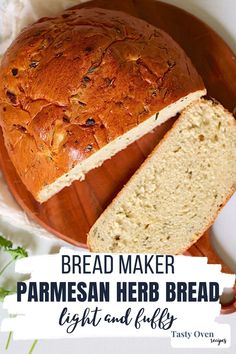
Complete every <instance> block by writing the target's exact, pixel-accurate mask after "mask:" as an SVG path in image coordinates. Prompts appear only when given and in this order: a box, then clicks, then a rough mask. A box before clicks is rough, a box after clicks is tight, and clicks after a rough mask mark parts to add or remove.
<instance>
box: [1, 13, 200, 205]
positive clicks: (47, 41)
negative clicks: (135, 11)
mask: <svg viewBox="0 0 236 354" xmlns="http://www.w3.org/2000/svg"><path fill="white" fill-rule="evenodd" d="M204 92H205V89H204V85H203V82H202V80H201V78H200V77H199V75H198V74H197V72H196V70H195V69H194V67H193V65H192V64H191V62H190V60H189V59H188V58H187V57H186V55H185V53H184V51H183V50H182V49H181V48H180V47H179V46H178V45H177V44H176V43H175V42H174V41H173V40H172V38H170V37H169V36H168V35H167V34H166V33H164V32H163V31H161V30H159V29H156V28H155V27H153V26H151V25H149V24H148V23H146V22H144V21H142V20H140V19H137V18H134V17H132V16H129V15H127V14H124V13H122V12H117V11H109V10H101V9H93V8H89V9H74V10H67V11H66V12H65V13H63V14H62V15H61V16H58V17H55V18H43V19H41V20H40V21H38V22H37V23H35V24H33V25H32V26H30V27H28V28H26V29H25V30H23V32H22V33H21V34H20V35H19V37H18V38H17V39H16V40H15V41H14V42H13V44H12V45H11V46H10V48H9V49H8V50H7V52H6V54H5V55H4V57H3V60H2V63H1V68H0V124H1V127H2V129H3V134H4V140H5V144H6V147H7V150H8V153H9V156H10V158H11V160H12V162H13V164H14V166H15V168H16V170H17V172H18V174H19V176H20V177H21V179H22V181H23V183H24V184H25V185H26V187H27V188H28V190H29V191H30V192H31V193H32V194H33V195H34V197H35V198H36V199H37V200H39V201H40V202H43V201H46V200H47V199H48V198H50V197H51V196H52V195H54V194H55V193H57V192H58V191H60V190H61V189H62V188H64V187H65V186H67V185H70V184H71V183H72V182H73V181H74V180H76V179H83V178H84V175H85V174H86V173H87V172H88V171H90V170H91V169H93V168H95V167H97V166H99V165H101V164H102V163H103V161H104V160H106V159H108V158H110V157H111V156H113V155H114V154H115V153H116V152H118V151H120V150H122V149H124V148H125V147H126V146H127V145H128V144H130V143H131V142H133V141H134V140H136V139H138V138H140V137H141V136H143V135H144V134H146V133H147V132H149V131H151V130H152V129H153V128H154V127H155V126H157V125H158V124H161V123H162V122H164V121H165V120H167V119H168V118H170V117H171V116H173V115H175V114H176V113H177V112H178V111H180V110H181V109H183V108H184V107H186V106H187V105H188V104H189V103H190V102H192V101H193V100H195V99H197V98H199V97H200V96H201V95H202V94H204ZM157 112H159V115H156V113H157Z"/></svg>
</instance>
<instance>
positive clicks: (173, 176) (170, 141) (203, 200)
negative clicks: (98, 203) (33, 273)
mask: <svg viewBox="0 0 236 354" xmlns="http://www.w3.org/2000/svg"><path fill="white" fill-rule="evenodd" d="M235 186H236V122H235V119H234V117H233V116H232V115H231V114H230V113H229V112H227V111H226V110H225V109H224V108H223V107H222V106H221V105H220V104H218V103H216V102H215V101H210V100H204V99H202V100H199V101H198V102H196V103H193V104H192V105H190V106H189V107H188V108H187V109H186V110H184V112H183V113H182V114H181V115H180V117H179V119H178V120H177V121H176V123H175V124H174V126H173V128H172V129H171V130H170V131H169V132H168V133H167V134H166V136H165V137H164V139H163V140H162V141H161V142H160V144H159V145H158V146H157V147H156V148H155V150H154V151H153V152H152V154H151V155H150V157H149V158H148V159H147V160H146V161H145V162H144V164H143V165H142V166H141V167H140V169H139V170H138V171H137V172H136V174H135V175H134V176H133V177H132V178H131V179H130V181H129V182H128V184H127V185H126V186H125V187H124V188H123V190H122V191H121V192H120V193H119V194H118V196H117V197H116V198H115V199H114V201H113V202H112V204H111V205H110V206H109V207H108V208H107V209H106V210H105V212H104V213H103V214H102V215H101V216H100V218H99V219H98V220H97V222H96V223H95V225H94V226H93V227H92V229H91V231H90V233H89V235H88V246H89V248H90V249H91V250H92V251H94V252H121V253H125V252H137V253H142V252H146V253H148V252H151V253H159V254H181V253H182V252H183V251H185V250H186V249H188V248H189V247H190V246H191V245H192V244H193V243H194V242H196V241H197V240H198V239H199V237H201V235H202V234H203V233H204V231H205V230H206V229H207V228H209V226H210V225H211V224H212V223H213V221H214V220H215V218H216V216H217V214H218V212H219V210H220V208H221V207H222V206H223V205H224V204H225V202H226V201H227V199H228V198H229V197H230V196H231V195H232V193H233V192H234V190H235Z"/></svg>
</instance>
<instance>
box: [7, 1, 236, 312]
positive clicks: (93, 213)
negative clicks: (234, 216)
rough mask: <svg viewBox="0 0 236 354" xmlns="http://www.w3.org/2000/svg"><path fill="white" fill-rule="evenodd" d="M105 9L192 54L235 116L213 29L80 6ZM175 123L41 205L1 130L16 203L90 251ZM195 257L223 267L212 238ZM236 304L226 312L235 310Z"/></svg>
mask: <svg viewBox="0 0 236 354" xmlns="http://www.w3.org/2000/svg"><path fill="white" fill-rule="evenodd" d="M84 6H88V7H102V8H107V9H116V10H122V11H125V12H127V13H129V14H132V15H134V16H137V17H140V18H142V19H144V20H146V21H147V22H149V23H151V24H153V25H155V26H156V27H159V28H161V29H163V30H165V31H166V32H167V33H169V34H170V35H171V36H172V37H173V38H174V39H175V40H176V41H177V42H178V43H179V44H180V45H181V46H182V47H183V49H184V50H185V51H186V53H187V54H188V56H189V57H190V58H191V59H192V61H193V63H194V65H195V66H196V68H197V70H198V71H199V73H200V74H201V75H202V77H203V79H204V82H205V84H206V87H207V89H208V94H209V95H210V96H212V97H215V98H216V99H218V100H219V101H220V102H221V103H222V104H223V105H224V106H225V107H226V108H228V109H229V110H230V111H233V109H234V107H235V106H236V59H235V56H234V54H233V53H232V51H231V50H230V48H229V47H228V46H227V45H226V43H225V42H224V41H223V40H222V39H221V38H220V37H219V36H218V35H217V34H216V33H215V32H214V31H213V30H212V29H210V28H209V27H208V26H207V25H205V24H204V23H203V22H201V21H200V20H198V19H197V18H195V17H194V16H192V15H191V14H189V13H187V12H185V11H183V10H181V9H178V8H176V7H174V6H171V5H168V4H165V3H162V2H159V1H155V0H125V1H121V0H95V1H91V2H89V3H87V4H82V5H81V6H78V7H84ZM173 122H174V119H172V120H170V121H169V122H167V123H165V124H163V125H162V126H160V127H158V128H157V129H155V131H154V132H153V133H150V134H148V135H146V136H145V137H143V138H142V139H140V140H139V141H138V142H136V143H134V144H132V145H131V146H129V147H128V148H127V149H126V150H124V151H122V152H120V153H118V154H117V155H116V156H114V157H113V158H112V159H111V160H109V161H106V162H105V163H104V164H103V165H102V166H101V167H100V168H97V169H95V170H93V171H91V172H90V173H88V175H87V176H86V179H85V181H83V182H74V183H73V184H72V186H71V187H68V188H65V189H64V190H63V191H61V192H60V193H59V194H57V195H56V196H54V197H53V198H51V199H50V200H49V201H48V202H46V203H44V204H42V205H40V204H39V203H37V202H36V201H35V200H34V199H33V197H32V196H31V194H30V193H29V192H27V190H26V189H25V187H24V185H23V184H22V183H21V181H20V179H19V177H18V175H17V173H16V171H15V169H14V167H13V165H12V164H11V161H10V160H9V157H8V154H7V152H6V149H5V146H4V142H3V137H2V132H1V130H0V164H1V169H2V171H3V173H4V176H5V178H6V181H7V183H8V185H9V187H10V190H11V191H12V193H13V195H14V197H15V199H16V200H17V202H18V203H19V204H20V206H21V207H22V208H23V209H24V210H25V211H26V213H27V214H28V215H29V216H30V217H31V218H32V219H34V220H35V221H36V222H38V223H39V224H41V225H42V226H43V227H45V228H46V229H48V230H49V231H50V232H52V233H54V234H56V235H57V236H58V237H60V238H61V239H63V240H65V241H67V242H70V243H72V244H74V245H77V246H81V247H86V234H87V232H88V231H89V229H90V227H91V225H93V223H94V222H95V220H96V219H97V218H98V216H99V215H100V214H101V213H102V211H103V210H104V209H105V208H106V206H107V205H108V204H109V203H110V202H111V201H112V199H113V198H114V196H115V195H116V194H117V193H118V192H119V190H120V189H121V188H122V187H123V185H124V184H125V183H126V182H127V181H128V180H129V178H130V177H131V176H132V174H133V173H134V172H135V171H136V169H137V168H138V167H139V166H140V165H141V163H142V162H143V161H144V159H145V158H146V157H147V156H148V154H149V153H150V152H151V151H152V149H153V148H154V146H156V144H157V143H158V142H159V140H160V139H161V138H162V137H163V135H164V133H165V132H166V131H167V130H168V129H169V128H170V127H171V125H172V124H173ZM188 254H189V255H192V256H206V257H208V259H209V263H220V264H222V266H223V271H224V272H228V273H230V269H228V267H227V266H226V265H225V264H224V263H223V262H222V261H221V259H220V258H219V257H218V256H217V255H216V253H215V251H214V250H213V249H212V246H211V244H210V242H209V238H208V234H207V233H206V234H205V235H204V236H203V237H202V238H201V239H200V240H199V241H198V242H197V243H196V244H195V245H194V246H192V247H191V248H190V249H189V250H188ZM235 310H236V307H235V304H234V305H233V304H230V306H228V307H224V308H223V311H224V312H225V313H229V312H232V311H235Z"/></svg>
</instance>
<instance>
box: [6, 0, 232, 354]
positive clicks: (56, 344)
mask: <svg viewBox="0 0 236 354" xmlns="http://www.w3.org/2000/svg"><path fill="white" fill-rule="evenodd" d="M0 1H2V0H0ZM9 1H14V0H9ZM42 1H45V2H46V0H42ZM121 1H125V0H121ZM163 1H165V2H168V3H172V4H174V5H176V6H179V7H181V8H183V9H185V10H187V11H189V12H191V13H193V14H194V15H196V16H198V17H199V18H201V19H202V20H204V21H205V22H206V23H208V24H209V25H210V26H211V27H212V28H214V29H215V30H216V31H217V32H218V33H219V34H220V35H221V36H222V37H223V38H224V39H225V41H226V42H227V43H228V44H229V45H230V46H231V48H232V49H233V50H234V52H235V53H236V0H163ZM32 3H33V0H32ZM49 3H50V1H48V2H47V4H49ZM54 3H55V1H54ZM235 105H236V102H235ZM1 193H4V194H5V195H7V198H8V199H9V201H10V203H11V207H12V209H14V210H15V211H16V213H18V214H19V213H20V212H19V209H18V207H17V205H16V204H15V202H14V200H13V199H12V198H11V196H10V194H9V195H8V191H7V188H6V186H5V185H4V182H3V180H2V179H1V177H0V194H1ZM235 215H236V195H234V197H233V198H232V199H231V200H230V202H229V203H228V204H227V206H226V208H225V209H224V210H223V212H222V213H221V214H220V216H219V218H218V219H217V221H216V223H215V225H214V227H213V229H212V241H213V244H214V245H215V247H216V249H217V251H218V253H219V254H220V256H221V257H222V258H223V259H224V260H225V261H226V262H227V263H228V265H229V266H231V268H232V269H234V271H236V237H235V231H236V217H235ZM17 220H18V219H17ZM24 223H25V224H26V225H28V223H27V218H26V219H24V217H22V215H21V216H20V218H19V221H18V222H17V223H16V222H15V218H14V216H13V217H6V216H4V215H3V214H2V215H0V234H1V233H2V234H5V235H7V236H8V237H9V238H11V239H12V240H14V239H17V243H19V244H23V245H24V246H26V247H27V248H29V249H30V251H31V253H32V254H43V253H50V252H52V253H54V252H57V250H58V249H59V248H60V246H61V245H65V243H64V242H61V241H59V240H57V239H54V238H50V237H49V238H47V237H44V238H42V237H41V238H39V237H37V236H35V233H37V231H38V230H36V229H32V227H31V228H30V227H28V226H27V227H26V230H27V231H23V230H24V229H25V228H24ZM13 225H14V226H13ZM45 235H47V233H45ZM48 236H49V235H48ZM4 315H6V313H5V312H4V311H3V310H2V309H1V308H0V318H2V316H4ZM218 321H219V322H221V323H228V324H230V325H231V330H232V337H234V338H232V346H231V348H230V349H225V350H223V351H222V350H217V349H215V350H214V349H211V350H209V352H211V353H212V352H213V353H216V354H217V353H224V354H235V353H236V314H233V315H227V316H220V317H219V319H218ZM6 339H7V334H5V333H0V353H1V354H3V353H5V350H4V345H5V342H6ZM31 343H32V342H31V341H13V342H11V345H10V347H9V349H8V351H7V352H6V353H9V354H23V353H27V352H28V350H29V347H30V345H31ZM207 352H208V351H207V350H205V349H192V350H191V349H175V350H173V349H172V348H171V346H170V341H169V340H168V339H141V338H140V339H133V338H130V339H123V338H120V339H106V338H103V339H95V338H94V339H77V340H41V341H39V343H38V344H37V346H36V348H35V350H34V354H42V353H45V354H53V353H57V354H66V353H67V354H72V353H73V354H74V353H83V354H92V353H96V354H110V353H112V354H118V353H119V354H125V353H127V354H128V353H129V354H133V353H135V354H141V353H149V354H154V353H155V354H157V353H164V354H170V353H179V354H183V353H188V354H189V353H195V354H199V353H204V354H205V353H207Z"/></svg>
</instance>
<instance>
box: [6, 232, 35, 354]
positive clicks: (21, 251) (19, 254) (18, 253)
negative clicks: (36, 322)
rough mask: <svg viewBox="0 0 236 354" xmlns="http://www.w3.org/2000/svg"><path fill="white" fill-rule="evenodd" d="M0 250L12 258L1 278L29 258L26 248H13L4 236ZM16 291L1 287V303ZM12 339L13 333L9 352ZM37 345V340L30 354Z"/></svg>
mask: <svg viewBox="0 0 236 354" xmlns="http://www.w3.org/2000/svg"><path fill="white" fill-rule="evenodd" d="M0 250H1V251H3V252H5V253H7V254H9V255H10V256H11V259H10V261H9V262H7V263H6V264H5V265H4V266H3V268H2V269H1V270H0V276H1V275H2V274H3V273H4V272H5V270H6V269H7V268H8V267H9V266H10V265H11V264H12V263H14V262H15V261H16V260H17V259H21V258H25V257H28V252H27V251H26V249H25V248H23V247H19V246H18V247H16V248H14V247H13V243H12V242H11V241H9V240H7V239H6V238H5V237H3V236H2V235H0ZM14 293H15V291H13V290H8V289H4V288H3V287H0V302H3V300H4V298H5V297H6V296H7V295H11V294H14ZM11 338H12V332H10V333H9V335H8V338H7V343H6V346H5V349H6V350H8V348H9V345H10V342H11ZM36 344H37V340H35V341H34V342H33V344H32V345H31V347H30V350H29V353H28V354H32V353H33V350H34V348H35V346H36Z"/></svg>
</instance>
